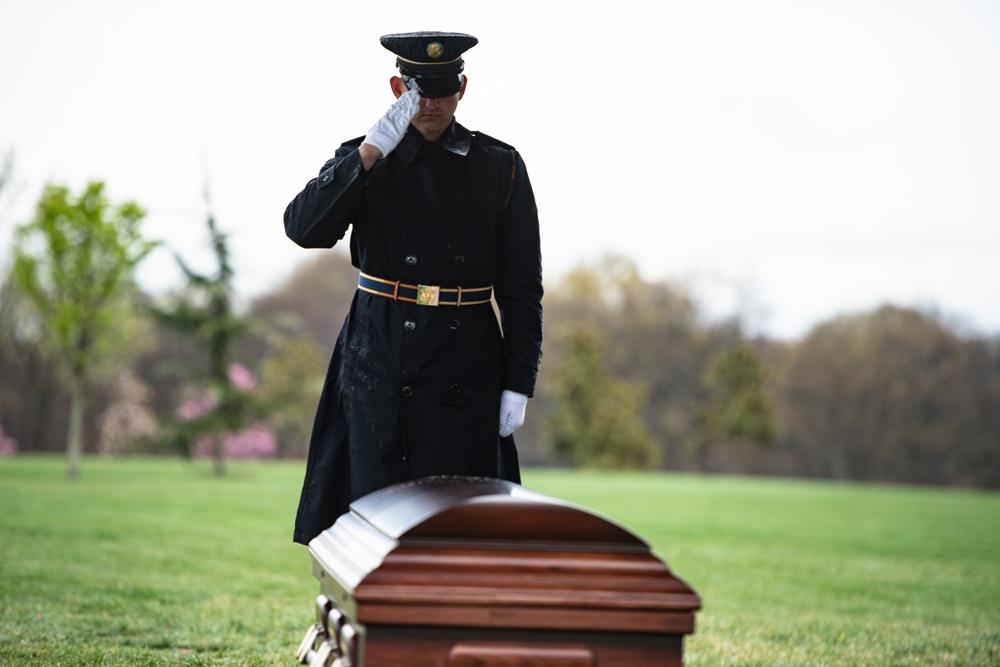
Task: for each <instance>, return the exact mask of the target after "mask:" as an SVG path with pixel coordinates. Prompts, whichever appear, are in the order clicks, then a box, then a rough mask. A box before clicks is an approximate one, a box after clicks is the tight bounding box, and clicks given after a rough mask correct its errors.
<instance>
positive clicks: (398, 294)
mask: <svg viewBox="0 0 1000 667" xmlns="http://www.w3.org/2000/svg"><path fill="white" fill-rule="evenodd" d="M358 289H360V290H363V291H365V292H370V293H372V294H378V295H379V296H387V297H389V298H390V299H395V300H396V301H406V302H409V303H415V304H417V305H418V306H475V305H478V304H481V303H489V302H490V297H491V296H492V295H493V286H492V285H491V286H489V287H441V286H439V285H408V284H406V283H402V282H400V281H398V280H383V279H382V278H374V277H372V276H369V275H367V274H364V273H362V274H361V275H360V276H358Z"/></svg>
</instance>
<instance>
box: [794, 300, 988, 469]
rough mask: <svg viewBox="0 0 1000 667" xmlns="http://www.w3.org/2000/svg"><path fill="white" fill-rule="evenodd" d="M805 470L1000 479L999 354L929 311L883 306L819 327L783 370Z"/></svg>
mask: <svg viewBox="0 0 1000 667" xmlns="http://www.w3.org/2000/svg"><path fill="white" fill-rule="evenodd" d="M782 375H783V378H782V383H781V384H782V394H783V403H784V404H785V412H786V416H785V420H784V421H785V423H786V424H787V430H788V433H787V434H786V436H787V437H788V438H789V439H790V440H791V441H792V443H793V445H794V446H795V448H796V449H797V450H798V455H799V456H800V457H801V459H802V461H803V462H804V463H805V464H806V466H807V467H806V466H804V467H803V472H807V473H810V474H815V475H821V476H828V475H829V476H834V477H841V478H848V479H864V480H880V481H896V482H904V481H905V482H922V483H936V484H941V483H953V484H954V483H960V484H985V485H994V486H995V485H997V484H998V480H1000V465H998V463H997V461H998V460H1000V411H998V410H997V399H998V397H1000V357H998V354H997V350H996V347H995V346H992V347H991V346H990V345H989V344H988V343H986V342H985V341H982V340H977V339H963V338H961V337H960V336H958V335H957V334H956V333H955V332H954V331H952V330H950V329H949V328H948V327H946V326H944V325H943V324H942V323H941V322H940V321H939V320H938V319H937V318H935V317H934V316H933V315H931V314H928V313H922V312H918V311H915V310H911V309H906V308H898V307H894V306H883V307H881V308H878V309H877V310H874V311H872V312H868V313H861V314H857V315H849V316H842V317H838V318H836V319H834V320H831V321H830V322H826V323H823V324H821V325H819V326H817V327H815V328H814V329H813V330H812V331H811V332H810V333H809V335H808V336H807V337H806V339H805V340H804V341H802V342H801V343H800V344H798V345H797V346H796V348H795V350H794V351H793V352H792V353H791V354H790V356H789V359H788V363H787V367H786V368H785V370H784V371H783V373H782Z"/></svg>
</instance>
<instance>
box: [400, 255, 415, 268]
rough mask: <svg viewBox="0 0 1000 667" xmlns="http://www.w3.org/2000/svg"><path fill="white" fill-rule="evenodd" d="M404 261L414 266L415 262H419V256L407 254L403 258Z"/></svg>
mask: <svg viewBox="0 0 1000 667" xmlns="http://www.w3.org/2000/svg"><path fill="white" fill-rule="evenodd" d="M403 261H404V262H406V263H407V264H409V265H410V266H413V265H414V264H416V263H417V256H416V255H407V256H406V257H404V258H403Z"/></svg>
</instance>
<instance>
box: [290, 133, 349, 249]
mask: <svg viewBox="0 0 1000 667" xmlns="http://www.w3.org/2000/svg"><path fill="white" fill-rule="evenodd" d="M358 143H360V142H359V141H358V142H354V141H352V142H348V143H346V144H344V145H342V146H341V147H340V148H338V149H337V152H336V154H335V155H334V157H333V158H331V159H330V160H327V162H326V164H324V165H323V167H322V168H321V169H320V172H319V175H318V176H317V177H316V178H314V179H312V180H311V181H309V182H308V183H307V184H306V186H305V188H303V190H302V192H300V193H299V194H298V195H296V196H295V199H293V200H292V201H291V203H289V204H288V207H287V208H286V209H285V234H287V235H288V238H290V239H291V240H293V241H295V243H297V244H298V245H300V246H302V247H303V248H332V247H333V246H334V245H335V244H336V243H337V241H339V240H340V239H342V238H344V234H345V233H346V232H347V228H348V227H349V226H350V225H351V223H352V222H353V221H354V219H355V218H356V217H357V212H358V208H359V206H360V202H361V195H362V193H363V192H364V184H365V181H366V180H367V172H365V170H364V169H362V168H361V156H360V155H359V154H358Z"/></svg>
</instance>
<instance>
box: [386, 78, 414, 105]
mask: <svg viewBox="0 0 1000 667" xmlns="http://www.w3.org/2000/svg"><path fill="white" fill-rule="evenodd" d="M389 87H390V88H392V94H393V95H395V96H396V99H397V100H398V99H399V98H400V96H402V95H403V93H405V92H406V91H407V90H409V88H407V87H406V84H405V83H403V78H402V77H399V76H394V77H392V78H391V79H389Z"/></svg>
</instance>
